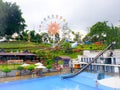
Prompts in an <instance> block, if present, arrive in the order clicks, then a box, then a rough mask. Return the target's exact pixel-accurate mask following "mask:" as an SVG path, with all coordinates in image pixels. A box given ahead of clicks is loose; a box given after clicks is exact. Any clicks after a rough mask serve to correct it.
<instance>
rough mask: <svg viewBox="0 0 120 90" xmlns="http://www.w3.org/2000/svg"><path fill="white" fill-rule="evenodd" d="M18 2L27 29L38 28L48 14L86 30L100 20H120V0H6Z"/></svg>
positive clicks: (113, 21)
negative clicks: (57, 16)
mask: <svg viewBox="0 0 120 90" xmlns="http://www.w3.org/2000/svg"><path fill="white" fill-rule="evenodd" d="M4 1H9V2H16V3H17V4H18V5H19V6H20V8H21V10H22V12H23V17H24V18H25V20H26V24H27V25H28V27H27V29H38V26H39V24H40V22H41V21H42V20H43V18H44V17H47V16H48V15H52V14H54V15H59V16H63V17H64V18H66V20H67V22H68V24H69V27H70V28H72V29H74V30H79V31H82V32H85V30H87V29H88V28H89V27H90V26H92V25H93V24H95V23H96V22H98V21H109V22H110V23H113V24H115V25H116V24H117V23H118V20H120V12H119V8H120V5H119V3H120V0H4Z"/></svg>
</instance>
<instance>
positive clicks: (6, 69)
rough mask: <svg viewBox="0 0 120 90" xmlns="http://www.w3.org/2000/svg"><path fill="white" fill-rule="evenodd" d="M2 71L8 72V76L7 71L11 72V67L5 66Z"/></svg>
mask: <svg viewBox="0 0 120 90" xmlns="http://www.w3.org/2000/svg"><path fill="white" fill-rule="evenodd" d="M2 71H3V72H4V73H6V76H7V73H9V72H11V69H9V68H4V69H3V70H2Z"/></svg>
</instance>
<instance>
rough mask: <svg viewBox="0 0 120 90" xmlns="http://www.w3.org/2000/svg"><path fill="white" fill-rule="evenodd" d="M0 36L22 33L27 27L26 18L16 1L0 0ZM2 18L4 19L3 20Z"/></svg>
mask: <svg viewBox="0 0 120 90" xmlns="http://www.w3.org/2000/svg"><path fill="white" fill-rule="evenodd" d="M0 4H1V5H0V12H2V15H0V28H2V29H0V36H9V35H10V36H11V35H12V34H13V33H15V32H16V33H20V32H21V31H23V30H24V28H25V26H26V25H25V20H24V18H23V17H22V12H21V10H20V8H19V6H18V5H16V3H10V2H2V1H0ZM1 19H2V20H1Z"/></svg>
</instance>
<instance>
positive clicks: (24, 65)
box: [21, 63, 30, 67]
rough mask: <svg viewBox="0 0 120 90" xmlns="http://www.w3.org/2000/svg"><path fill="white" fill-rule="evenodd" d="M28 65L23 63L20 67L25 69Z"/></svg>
mask: <svg viewBox="0 0 120 90" xmlns="http://www.w3.org/2000/svg"><path fill="white" fill-rule="evenodd" d="M29 65H30V64H26V63H24V64H22V65H21V66H22V67H26V66H29Z"/></svg>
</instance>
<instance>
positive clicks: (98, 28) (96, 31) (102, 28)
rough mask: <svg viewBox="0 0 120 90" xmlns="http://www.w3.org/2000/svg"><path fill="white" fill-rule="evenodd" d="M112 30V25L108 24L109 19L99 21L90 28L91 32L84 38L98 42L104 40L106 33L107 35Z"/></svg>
mask: <svg viewBox="0 0 120 90" xmlns="http://www.w3.org/2000/svg"><path fill="white" fill-rule="evenodd" d="M109 31H110V26H108V25H107V21H104V22H97V23H96V24H94V25H93V26H92V27H91V28H90V32H89V33H88V34H87V35H86V37H85V38H84V39H83V40H84V41H91V42H98V41H104V40H105V39H106V38H105V35H106V36H107V34H108V32H109Z"/></svg>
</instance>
